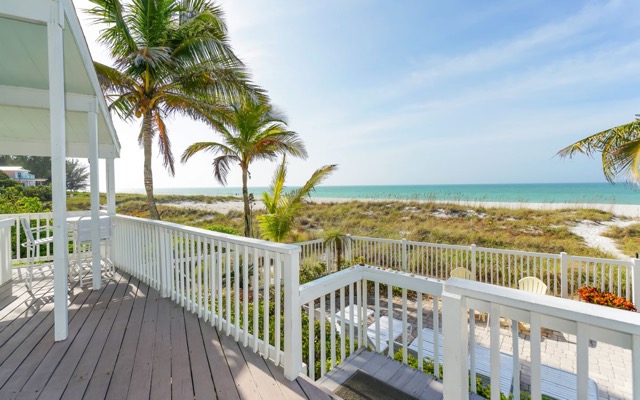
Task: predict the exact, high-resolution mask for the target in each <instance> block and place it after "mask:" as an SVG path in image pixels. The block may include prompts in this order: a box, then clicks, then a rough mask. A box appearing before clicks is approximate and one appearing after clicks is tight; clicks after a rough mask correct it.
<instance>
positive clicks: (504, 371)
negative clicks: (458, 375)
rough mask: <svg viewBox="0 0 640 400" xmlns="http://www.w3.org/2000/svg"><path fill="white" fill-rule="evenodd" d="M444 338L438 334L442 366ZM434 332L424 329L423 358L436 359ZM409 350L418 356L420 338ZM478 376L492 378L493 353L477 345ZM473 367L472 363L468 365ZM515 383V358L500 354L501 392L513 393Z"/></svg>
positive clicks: (439, 355) (439, 359)
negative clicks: (512, 387) (512, 388)
mask: <svg viewBox="0 0 640 400" xmlns="http://www.w3.org/2000/svg"><path fill="white" fill-rule="evenodd" d="M443 341H444V337H443V336H442V334H441V333H438V353H439V354H438V361H439V362H440V364H442V362H443V360H444V356H443V345H442V343H443ZM434 349H435V346H434V332H433V329H429V328H424V329H422V357H423V358H430V359H431V360H434V359H435V353H434ZM409 350H411V351H412V352H415V353H416V354H418V338H416V339H414V340H413V341H412V342H411V343H410V344H409ZM475 353H476V374H478V375H482V376H486V377H490V376H491V353H490V351H489V349H488V348H486V347H484V346H481V345H476V346H475ZM467 365H468V366H470V365H471V361H469V362H468V363H467ZM512 383H513V358H512V356H511V355H509V354H505V353H500V391H501V392H502V393H504V394H507V395H508V394H509V393H511V384H512Z"/></svg>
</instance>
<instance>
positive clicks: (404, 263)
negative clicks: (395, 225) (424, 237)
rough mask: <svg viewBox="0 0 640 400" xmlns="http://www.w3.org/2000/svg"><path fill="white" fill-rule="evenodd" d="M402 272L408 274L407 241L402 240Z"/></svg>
mask: <svg viewBox="0 0 640 400" xmlns="http://www.w3.org/2000/svg"><path fill="white" fill-rule="evenodd" d="M402 272H407V239H405V238H402Z"/></svg>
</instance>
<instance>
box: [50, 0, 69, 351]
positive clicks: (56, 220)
mask: <svg viewBox="0 0 640 400" xmlns="http://www.w3.org/2000/svg"><path fill="white" fill-rule="evenodd" d="M51 4H52V6H51V20H50V21H49V23H47V46H48V67H49V121H50V126H51V188H52V195H51V197H52V204H53V206H52V208H53V226H52V227H53V248H54V249H55V250H54V253H53V265H54V269H53V271H54V272H53V276H54V279H53V281H54V284H53V286H54V289H53V293H54V321H55V328H54V330H55V340H56V341H60V340H64V339H66V338H67V336H68V335H69V326H68V325H69V312H68V310H69V303H68V301H69V299H68V293H67V269H68V263H67V251H66V248H67V245H68V242H67V241H68V236H67V218H66V214H67V190H66V188H67V179H66V167H65V156H66V149H65V145H66V131H65V93H64V55H63V53H64V41H63V35H62V34H63V28H64V8H63V6H62V4H61V3H59V2H57V1H54V2H52V3H51Z"/></svg>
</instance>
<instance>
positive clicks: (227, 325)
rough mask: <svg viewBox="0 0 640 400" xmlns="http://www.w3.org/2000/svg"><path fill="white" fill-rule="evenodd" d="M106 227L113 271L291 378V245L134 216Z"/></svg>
mask: <svg viewBox="0 0 640 400" xmlns="http://www.w3.org/2000/svg"><path fill="white" fill-rule="evenodd" d="M114 224H115V229H114V237H113V249H114V263H115V266H116V267H118V268H119V269H121V270H122V271H125V272H127V273H129V274H131V275H132V276H134V277H136V278H138V279H140V280H141V281H144V282H146V283H148V284H149V285H150V286H151V287H152V288H155V289H157V290H159V291H160V293H161V294H162V296H164V297H171V299H172V300H173V301H175V302H176V303H178V304H180V305H182V306H184V307H185V308H186V309H187V310H189V311H191V312H193V313H196V314H198V316H199V317H200V318H203V319H204V320H205V321H209V322H210V323H211V325H213V326H216V327H217V328H218V331H219V332H221V333H222V332H224V333H225V334H226V335H232V336H233V338H234V340H236V341H237V342H240V343H242V344H243V345H244V346H249V347H251V348H252V349H253V350H254V351H255V352H260V353H261V354H262V356H263V357H264V358H268V359H271V360H273V361H274V362H275V364H276V365H283V366H284V368H285V376H287V377H288V378H290V379H294V378H295V376H297V374H298V372H297V371H298V370H299V367H298V368H294V367H293V366H294V365H298V366H299V365H301V361H300V359H299V358H300V355H299V353H297V352H298V350H296V352H294V351H292V346H293V345H292V338H291V334H292V333H294V332H297V331H298V330H299V325H300V312H299V311H298V312H297V313H293V312H292V310H294V309H296V310H299V306H297V305H296V304H297V303H296V301H297V299H298V296H297V291H298V272H299V266H298V262H299V257H300V256H299V254H298V253H299V251H300V249H299V247H297V246H292V245H283V244H278V243H272V242H265V241H260V240H255V239H247V238H242V237H238V236H232V235H226V234H223V233H217V232H211V231H207V230H203V229H197V228H191V227H188V226H184V225H178V224H173V223H167V222H161V221H152V220H145V219H140V218H134V217H125V216H116V217H115V218H114ZM293 294H296V296H294V295H293ZM285 305H286V306H285ZM285 324H286V325H285ZM271 326H273V328H274V329H273V332H274V335H273V336H274V337H270V332H271V329H270V327H271ZM293 326H297V327H298V328H297V329H293ZM283 342H284V345H283ZM295 347H296V349H297V346H295ZM287 349H288V350H287Z"/></svg>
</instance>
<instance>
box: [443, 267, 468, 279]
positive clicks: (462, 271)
mask: <svg viewBox="0 0 640 400" xmlns="http://www.w3.org/2000/svg"><path fill="white" fill-rule="evenodd" d="M449 277H450V278H462V279H467V280H470V281H471V280H473V278H472V276H471V271H469V270H468V269H466V268H464V267H458V268H454V269H452V270H451V272H450V273H449Z"/></svg>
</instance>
